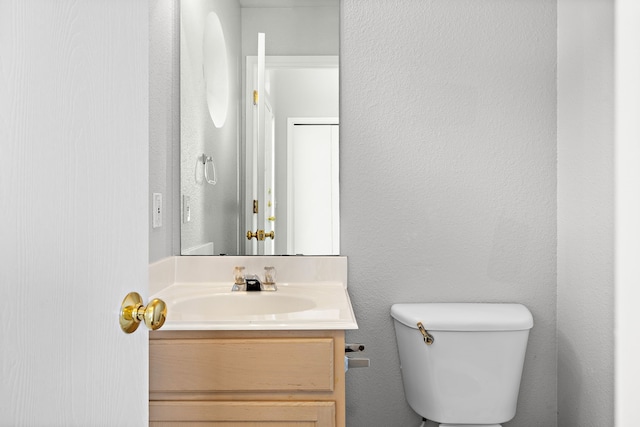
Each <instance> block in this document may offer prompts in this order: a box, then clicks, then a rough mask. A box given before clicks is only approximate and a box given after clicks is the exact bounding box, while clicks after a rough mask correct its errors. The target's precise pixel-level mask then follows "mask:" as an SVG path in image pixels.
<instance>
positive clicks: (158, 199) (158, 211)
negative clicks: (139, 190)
mask: <svg viewBox="0 0 640 427" xmlns="http://www.w3.org/2000/svg"><path fill="white" fill-rule="evenodd" d="M152 224H153V228H158V227H162V193H153V215H152Z"/></svg>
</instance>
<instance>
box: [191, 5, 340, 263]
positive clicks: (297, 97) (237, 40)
mask: <svg viewBox="0 0 640 427" xmlns="http://www.w3.org/2000/svg"><path fill="white" fill-rule="evenodd" d="M338 50H339V0H182V1H181V2H180V116H181V118H180V181H181V182H180V193H181V194H180V195H181V197H180V210H181V213H180V216H181V231H180V240H181V254H182V255H285V254H287V255H300V254H303V255H332V254H335V255H337V254H339V253H340V246H339V224H340V221H339V185H338V179H339V177H338V170H339V167H338V162H339V156H338V145H339V142H338V140H339V123H338V117H339V111H338V108H339V77H338Z"/></svg>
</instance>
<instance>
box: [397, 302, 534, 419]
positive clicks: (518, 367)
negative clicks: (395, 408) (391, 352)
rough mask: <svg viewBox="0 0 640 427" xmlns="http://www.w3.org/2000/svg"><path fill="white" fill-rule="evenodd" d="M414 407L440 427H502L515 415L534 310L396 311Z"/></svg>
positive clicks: (421, 306)
mask: <svg viewBox="0 0 640 427" xmlns="http://www.w3.org/2000/svg"><path fill="white" fill-rule="evenodd" d="M391 316H392V317H393V319H394V322H393V323H394V327H395V331H396V341H397V344H398V355H399V357H400V366H401V371H402V382H403V385H404V392H405V397H406V399H407V402H408V403H409V406H411V408H412V409H413V410H414V411H415V412H417V413H418V414H419V415H421V416H422V417H424V418H426V419H428V420H431V421H434V422H436V423H440V426H441V427H458V426H461V427H462V426H463V427H500V424H501V423H505V422H507V421H509V420H511V419H512V418H513V417H514V416H515V414H516V405H517V402H518V392H519V389H520V379H521V378H522V367H523V365H524V357H525V353H526V350H527V340H528V338H529V330H530V329H531V328H532V327H533V317H532V316H531V312H530V311H529V310H528V309H527V308H526V307H525V306H524V305H522V304H489V303H487V304H484V303H407V304H394V305H393V306H392V307H391Z"/></svg>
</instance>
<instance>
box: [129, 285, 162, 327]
mask: <svg viewBox="0 0 640 427" xmlns="http://www.w3.org/2000/svg"><path fill="white" fill-rule="evenodd" d="M166 319H167V305H166V304H165V302H164V301H162V300H161V299H157V298H156V299H154V300H153V301H151V302H150V303H149V304H147V306H146V307H145V306H143V305H142V297H141V296H140V294H139V293H137V292H131V293H129V294H128V295H127V296H126V297H125V298H124V300H123V301H122V305H121V306H120V328H122V330H123V331H124V332H125V333H127V334H130V333H132V332H134V331H135V330H136V329H138V326H140V323H141V322H144V324H145V325H147V328H149V329H151V330H153V331H155V330H156V329H160V327H162V325H164V321H165V320H166Z"/></svg>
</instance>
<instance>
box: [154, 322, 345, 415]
mask: <svg viewBox="0 0 640 427" xmlns="http://www.w3.org/2000/svg"><path fill="white" fill-rule="evenodd" d="M343 360H344V331H156V332H152V333H151V335H150V340H149V369H150V372H151V373H152V375H151V376H150V381H149V387H150V390H149V399H150V402H149V420H150V425H151V426H174V425H175V426H177V425H182V424H183V423H186V422H206V423H207V425H214V426H218V425H219V426H228V425H230V424H231V423H233V426H238V427H239V426H256V425H261V424H260V423H261V422H275V423H276V424H275V425H278V426H318V427H320V426H323V427H324V426H327V427H328V426H344V419H345V394H344V390H345V389H344V363H343Z"/></svg>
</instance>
